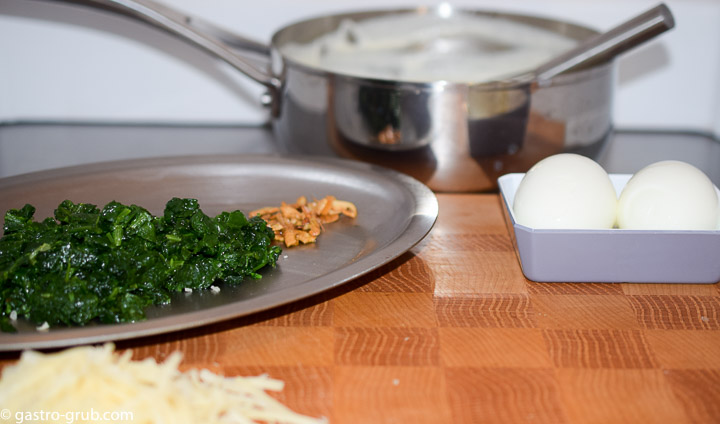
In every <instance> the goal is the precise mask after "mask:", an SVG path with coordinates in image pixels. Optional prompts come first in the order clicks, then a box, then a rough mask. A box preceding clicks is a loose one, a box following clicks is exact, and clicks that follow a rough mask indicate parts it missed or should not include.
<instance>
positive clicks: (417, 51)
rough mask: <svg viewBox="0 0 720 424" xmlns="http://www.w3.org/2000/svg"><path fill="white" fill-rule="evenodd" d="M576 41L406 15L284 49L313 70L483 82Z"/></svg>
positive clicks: (486, 20) (477, 20) (477, 18)
mask: <svg viewBox="0 0 720 424" xmlns="http://www.w3.org/2000/svg"><path fill="white" fill-rule="evenodd" d="M576 44H577V41H576V40H574V39H572V38H569V37H565V36H562V35H560V34H557V33H555V32H552V31H550V30H545V29H542V28H538V27H533V26H530V25H527V24H523V23H520V22H514V21H511V20H508V19H504V18H493V17H491V16H483V15H473V14H463V13H460V14H453V15H451V16H449V17H440V16H437V15H432V14H404V15H389V16H382V17H377V18H372V19H367V20H362V21H352V20H344V21H342V22H341V23H340V25H339V27H338V28H337V29H336V30H335V31H333V32H330V33H327V34H325V35H323V36H321V37H318V38H316V39H315V40H313V41H312V42H310V43H307V44H298V43H288V44H286V45H285V46H283V47H282V48H281V51H282V53H283V55H285V56H287V57H288V58H289V59H291V60H294V61H296V62H298V63H301V64H304V65H306V66H311V67H314V68H319V69H323V70H327V71H330V72H334V73H338V74H345V75H350V76H355V77H361V78H377V79H384V80H398V81H407V82H434V81H448V82H458V83H482V82H488V81H493V80H496V79H499V78H502V77H506V76H512V75H516V74H520V73H523V72H526V71H530V70H532V69H533V68H535V67H536V66H538V65H540V64H541V63H543V62H544V61H546V60H548V59H551V58H552V57H554V56H557V55H559V54H560V53H562V52H564V51H567V50H569V49H570V48H572V47H573V46H575V45H576Z"/></svg>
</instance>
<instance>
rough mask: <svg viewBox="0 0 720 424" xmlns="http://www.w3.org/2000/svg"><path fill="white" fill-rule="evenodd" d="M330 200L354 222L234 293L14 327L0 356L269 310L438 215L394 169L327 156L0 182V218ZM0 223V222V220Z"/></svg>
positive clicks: (174, 164)
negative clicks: (71, 205)
mask: <svg viewBox="0 0 720 424" xmlns="http://www.w3.org/2000/svg"><path fill="white" fill-rule="evenodd" d="M326 195H333V196H335V197H336V198H338V199H342V200H348V201H351V202H353V203H355V205H356V206H357V208H358V217H357V218H355V219H350V218H343V219H341V220H340V221H338V222H335V223H332V224H328V225H327V226H326V228H325V231H324V232H323V233H322V234H321V235H320V237H319V238H318V241H317V243H315V244H310V245H304V246H300V247H293V248H284V249H283V253H282V255H281V256H280V259H279V260H278V265H277V267H275V268H268V269H266V270H264V272H263V278H262V279H259V280H248V281H246V282H244V283H243V284H240V285H238V286H236V287H229V286H224V285H222V284H219V285H218V286H219V287H220V289H221V290H220V292H217V293H214V292H211V291H210V290H207V291H200V292H198V291H196V292H193V293H177V294H176V295H174V297H173V300H172V302H171V303H170V304H169V305H165V306H157V307H150V308H148V310H147V316H148V319H147V320H146V321H141V322H136V323H129V324H114V325H99V324H98V325H88V326H85V327H75V328H67V327H63V328H60V327H57V328H50V329H49V330H47V331H38V330H37V329H36V327H35V325H33V324H31V323H29V322H25V321H23V320H20V319H19V320H18V321H17V327H18V330H19V331H18V332H17V333H0V350H2V351H11V350H21V349H35V348H55V347H66V346H71V345H78V344H87V343H98V342H105V341H114V340H123V339H130V338H137V337H143V336H149V335H154V334H160V333H166V332H172V331H177V330H183V329H188V328H192V327H198V326H204V325H208V324H212V323H216V322H219V321H223V320H228V319H231V318H236V317H240V316H245V315H249V314H253V313H257V312H259V311H263V310H267V309H271V308H274V307H277V306H280V305H283V304H287V303H291V302H294V301H297V300H299V299H302V298H305V297H308V296H311V295H314V294H317V293H320V292H323V291H325V290H328V289H331V288H333V287H336V286H339V285H341V284H343V283H346V282H348V281H351V280H352V279H355V278H357V277H359V276H361V275H363V274H365V273H367V272H369V271H371V270H374V269H376V268H378V267H380V266H382V265H384V264H386V263H388V262H390V261H392V260H393V259H395V258H397V257H398V256H400V255H402V254H403V253H405V252H407V251H408V250H409V249H411V248H412V247H413V246H415V245H416V244H417V243H418V242H420V241H421V240H422V239H423V238H424V237H425V236H426V235H427V234H428V233H429V232H430V230H431V229H432V227H433V225H434V223H435V220H436V219H437V214H438V203H437V198H436V197H435V195H434V194H433V192H432V191H431V190H430V189H429V188H427V187H426V186H425V185H423V184H422V183H420V182H418V181H416V180H414V179H413V178H411V177H408V176H406V175H405V174H401V173H399V172H396V171H392V170H388V169H385V168H380V167H377V166H374V165H370V164H366V163H361V162H355V161H349V160H343V159H334V158H332V159H331V158H317V157H314V158H295V157H293V158H289V157H283V156H254V155H240V156H193V157H173V158H159V159H141V160H128V161H118V162H107V163H97V164H92V165H83V166H76V167H69V168H62V169H56V170H50V171H42V172H36V173H31V174H24V175H19V176H14V177H9V178H4V179H0V216H4V214H5V211H6V210H8V209H11V208H20V207H22V206H23V205H25V204H26V203H30V204H32V205H34V206H35V207H36V208H37V212H36V215H35V217H36V219H41V218H44V217H47V216H52V213H53V210H54V209H55V207H57V205H58V204H59V203H60V202H62V201H63V200H65V199H69V200H72V201H73V202H85V203H93V204H95V205H98V206H100V207H102V206H103V205H105V204H106V203H108V202H110V201H112V200H116V201H118V202H122V203H126V204H136V205H139V206H143V207H145V208H146V209H148V210H149V211H150V212H151V213H153V214H155V215H158V214H162V212H163V209H164V206H165V203H166V202H167V201H168V200H170V199H171V198H172V197H191V198H196V199H198V201H199V204H200V207H201V209H202V210H203V211H204V212H205V213H206V214H208V215H210V216H214V215H216V214H218V213H220V212H221V211H225V210H235V209H239V210H242V211H243V212H246V213H247V212H249V211H250V210H253V209H256V208H259V207H262V206H270V205H279V204H280V202H282V201H286V202H294V201H295V199H297V198H298V197H299V196H306V197H307V198H308V199H310V200H312V199H313V198H317V199H320V198H322V197H324V196H326ZM0 219H1V218H0Z"/></svg>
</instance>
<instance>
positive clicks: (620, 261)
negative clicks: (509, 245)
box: [498, 173, 720, 284]
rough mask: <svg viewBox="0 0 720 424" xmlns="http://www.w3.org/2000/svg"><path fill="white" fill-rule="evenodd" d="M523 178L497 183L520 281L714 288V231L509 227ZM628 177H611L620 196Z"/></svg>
mask: <svg viewBox="0 0 720 424" xmlns="http://www.w3.org/2000/svg"><path fill="white" fill-rule="evenodd" d="M524 175H525V174H521V173H518V174H506V175H503V176H502V177H500V178H499V179H498V186H499V188H500V194H501V199H502V202H503V205H504V207H503V212H504V215H505V222H506V223H507V226H508V231H509V232H510V236H511V238H512V241H513V244H514V246H515V250H516V252H517V255H518V259H519V260H520V265H521V266H522V270H523V273H524V274H525V277H527V278H528V279H530V280H533V281H537V282H607V283H614V282H631V283H705V284H710V283H716V282H718V281H720V231H718V230H716V231H648V230H620V229H610V230H547V229H533V228H530V227H526V226H524V225H520V224H518V223H517V222H515V217H514V214H513V199H514V198H515V191H516V190H517V188H518V185H519V184H520V181H521V180H522V178H523V176H524ZM630 177H631V175H629V174H611V175H610V178H611V180H612V182H613V184H614V185H615V190H616V191H617V192H618V193H620V192H621V191H622V188H623V187H624V186H625V184H627V182H628V180H629V179H630Z"/></svg>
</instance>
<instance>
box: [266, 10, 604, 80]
mask: <svg viewBox="0 0 720 424" xmlns="http://www.w3.org/2000/svg"><path fill="white" fill-rule="evenodd" d="M411 14H420V15H427V14H432V15H434V16H437V17H440V18H443V19H445V18H450V17H452V16H456V15H458V14H470V15H477V16H487V17H491V18H499V19H508V20H510V21H514V22H520V23H526V24H529V25H531V26H534V27H538V28H542V29H546V30H550V31H552V32H554V33H556V34H560V35H564V36H567V37H570V38H573V39H575V40H577V41H581V40H583V39H585V38H587V37H591V36H593V35H596V34H599V33H600V32H599V31H598V30H596V29H593V28H590V27H588V26H585V25H581V24H578V23H573V22H570V21H566V20H560V19H557V18H552V17H546V16H540V15H531V14H524V13H515V12H505V11H500V10H493V9H475V8H468V7H453V6H449V5H447V4H440V5H434V6H419V7H414V8H393V9H367V10H362V9H361V10H356V11H348V12H342V13H336V14H323V15H316V16H313V17H309V18H305V19H302V20H297V21H294V22H291V23H289V24H287V25H285V26H283V27H281V28H280V29H279V30H277V31H276V32H275V33H274V34H273V35H272V37H271V42H270V50H271V54H270V57H271V62H272V65H271V66H272V69H273V73H274V74H275V75H276V76H278V77H279V78H280V79H281V80H282V81H285V74H286V72H287V68H288V67H289V68H295V69H298V70H300V71H302V72H305V73H308V74H311V75H315V76H322V77H332V78H335V79H343V80H347V81H353V82H355V83H358V84H363V85H372V86H375V87H388V88H390V87H392V88H396V89H401V90H421V91H435V90H441V89H445V88H447V87H452V88H458V87H470V88H472V89H473V90H505V89H512V88H519V87H524V86H527V85H528V84H534V83H535V82H536V81H535V79H533V80H531V81H503V80H492V81H483V82H457V81H447V80H435V81H411V80H403V79H391V78H376V77H363V76H356V75H352V74H349V73H343V72H335V71H332V70H328V69H325V68H323V67H318V66H313V65H309V64H306V63H303V62H301V61H298V60H296V59H293V58H292V57H290V56H288V55H287V54H285V53H284V52H283V47H284V46H285V45H287V44H288V43H291V42H298V35H299V33H300V32H305V31H303V30H305V29H308V28H310V29H312V30H313V31H312V36H311V37H310V38H309V39H306V40H300V41H301V42H303V43H307V42H310V41H312V40H314V39H316V38H317V37H319V36H322V35H324V34H327V33H329V32H332V31H334V30H336V29H337V28H338V26H339V24H340V23H341V22H342V21H343V20H348V19H349V20H358V21H362V20H366V19H372V18H377V17H382V16H390V15H411ZM614 62H615V60H614V59H611V60H607V61H605V62H601V63H598V64H594V65H591V66H588V67H586V68H582V69H578V70H574V71H572V72H567V73H563V74H560V75H557V76H555V77H554V78H552V79H551V80H550V81H551V84H552V85H561V84H572V83H573V82H576V81H579V80H583V79H586V78H591V77H592V75H594V74H595V72H597V70H598V69H605V68H607V67H611V66H612V65H613V64H614Z"/></svg>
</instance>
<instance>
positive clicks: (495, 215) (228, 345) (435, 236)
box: [0, 194, 720, 424]
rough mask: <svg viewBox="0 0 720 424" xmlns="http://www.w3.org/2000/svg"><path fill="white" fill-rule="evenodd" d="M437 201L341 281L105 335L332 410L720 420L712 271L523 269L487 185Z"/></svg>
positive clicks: (718, 300) (499, 417)
mask: <svg viewBox="0 0 720 424" xmlns="http://www.w3.org/2000/svg"><path fill="white" fill-rule="evenodd" d="M438 199H439V201H440V216H439V218H438V222H437V224H436V226H435V228H434V229H433V231H432V232H431V233H430V235H429V236H428V237H427V238H426V239H425V240H424V241H423V242H422V243H420V244H419V245H418V246H416V247H415V248H414V249H412V250H411V251H410V252H408V253H406V254H405V255H403V256H402V257H400V258H399V259H397V260H395V261H394V262H392V263H390V264H388V265H387V266H384V267H382V268H381V269H378V270H376V271H373V272H371V273H369V274H368V275H366V276H364V277H361V278H359V279H357V280H355V281H353V282H351V283H349V284H347V285H344V286H342V287H339V288H337V289H335V290H332V291H330V292H326V293H323V294H321V295H318V296H315V297H313V298H310V299H306V300H303V301H300V302H297V303H294V304H291V305H287V306H284V307H281V308H278V309H276V310H272V311H266V312H263V313H260V314H257V315H253V316H250V317H245V318H241V319H236V320H232V321H228V322H223V323H220V324H216V325H212V326H208V327H204V328H199V329H193V330H188V331H183V332H177V333H172V334H167V335H163V336H157V337H149V338H144V339H138V340H132V341H125V342H120V343H118V348H120V349H132V350H133V352H134V358H135V359H142V358H145V357H154V358H156V359H158V360H163V359H164V358H166V357H167V356H168V355H169V354H170V353H171V352H173V351H176V350H179V351H182V352H183V354H184V356H185V360H184V362H183V364H182V368H184V369H188V368H208V369H210V370H211V371H213V372H216V373H222V374H225V375H228V376H233V375H257V374H261V373H267V374H269V375H270V376H272V377H274V378H279V379H282V380H284V381H285V382H286V386H285V390H284V391H283V392H282V393H280V394H278V395H277V397H278V398H279V399H280V400H281V401H283V402H285V403H286V404H287V405H288V406H290V407H291V408H293V409H295V410H297V411H299V412H302V413H305V414H309V415H315V416H325V417H327V418H328V419H329V420H330V422H332V423H342V424H353V423H363V424H364V423H450V422H452V423H503V424H508V423H549V424H564V423H567V424H594V423H598V424H601V423H613V424H622V423H632V424H636V423H673V424H682V423H708V424H709V423H718V422H720V321H718V320H720V292H719V291H718V285H717V284H713V285H683V284H675V285H660V284H572V283H558V284H548V283H534V282H530V281H528V280H526V279H525V278H524V276H523V274H522V271H521V269H520V266H519V264H518V261H517V258H516V256H515V253H514V251H513V249H512V245H511V242H510V238H509V235H508V234H507V230H506V227H505V224H504V222H503V217H502V215H501V209H500V202H499V199H498V196H497V195H495V194H469V195H465V194H463V195H460V194H440V195H438ZM319 242H320V243H322V240H320V241H319ZM719 259H720V258H719ZM16 358H17V355H12V354H6V355H4V356H3V357H2V364H5V365H7V364H10V363H12V362H14V361H15V360H16ZM1 406H2V405H0V407H1Z"/></svg>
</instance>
